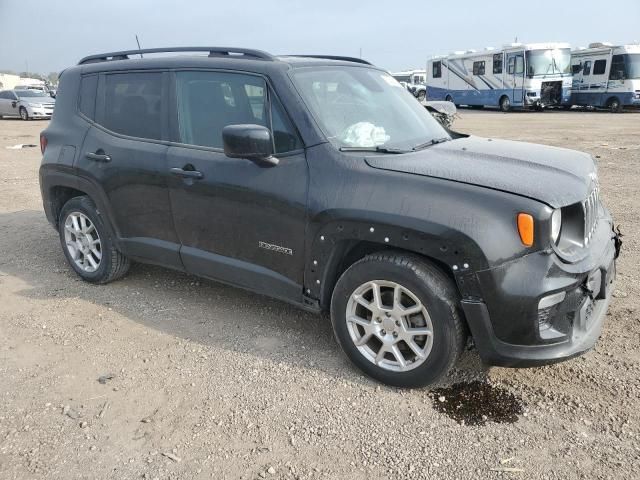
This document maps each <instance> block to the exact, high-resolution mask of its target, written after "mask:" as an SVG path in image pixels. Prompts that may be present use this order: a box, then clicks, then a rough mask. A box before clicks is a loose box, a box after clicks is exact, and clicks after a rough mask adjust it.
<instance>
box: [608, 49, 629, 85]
mask: <svg viewBox="0 0 640 480" xmlns="http://www.w3.org/2000/svg"><path fill="white" fill-rule="evenodd" d="M625 72H626V70H625V64H624V56H623V55H614V56H613V57H611V70H610V72H609V79H610V80H624V78H625Z"/></svg>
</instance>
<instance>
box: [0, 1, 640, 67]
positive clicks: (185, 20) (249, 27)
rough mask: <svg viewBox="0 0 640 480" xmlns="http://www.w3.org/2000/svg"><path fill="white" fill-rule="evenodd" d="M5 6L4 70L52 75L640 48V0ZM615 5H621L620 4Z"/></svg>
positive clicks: (0, 33) (0, 45)
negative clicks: (89, 65)
mask: <svg viewBox="0 0 640 480" xmlns="http://www.w3.org/2000/svg"><path fill="white" fill-rule="evenodd" d="M609 5H612V8H611V9H609V10H607V3H603V2H601V1H597V2H596V1H595V0H583V1H582V2H579V3H576V2H560V1H558V0H552V1H549V0H536V1H535V2H514V1H512V0H510V1H505V0H495V1H491V0H483V1H471V0H466V1H455V0H449V1H441V0H440V1H429V0H422V1H419V0H411V1H403V2H401V1H390V0H385V1H382V0H368V1H361V2H358V1H353V0H351V1H348V0H323V1H321V2H319V1H313V2H305V1H295V0H280V1H275V0H239V1H238V0H229V1H220V0H182V1H175V0H155V1H154V0H103V1H97V0H63V1H57V2H54V1H52V0H0V70H14V71H18V72H21V71H25V70H26V69H27V66H28V69H29V71H31V72H38V73H42V74H48V73H49V72H57V71H60V70H62V69H64V68H66V67H68V66H70V65H73V64H75V63H77V62H78V60H79V59H80V58H82V57H84V56H86V55H90V54H93V53H102V52H110V51H117V50H125V49H134V48H136V40H135V35H136V34H137V35H138V36H139V38H140V43H141V45H142V47H143V48H145V47H146V48H152V47H166V46H196V45H201V46H225V47H228V46H234V47H246V48H257V49H260V50H266V51H268V52H270V53H273V54H331V55H347V56H356V57H357V56H360V55H361V56H362V58H365V59H366V60H369V61H370V62H372V63H373V64H375V65H378V66H380V67H383V68H385V69H387V70H391V71H395V70H403V69H413V68H416V69H419V68H424V66H425V64H426V61H427V59H428V58H429V57H431V56H433V55H441V54H447V53H449V52H452V51H454V50H468V49H472V48H473V49H476V50H479V49H482V48H484V47H488V46H493V47H499V46H501V45H503V44H505V43H509V42H513V41H514V40H515V38H516V37H517V39H518V41H520V42H525V43H534V42H552V41H561V42H569V43H571V44H572V46H574V47H578V46H586V45H587V44H588V43H591V42H596V41H608V42H612V43H631V42H634V43H635V42H640V0H618V1H616V2H615V4H609ZM613 5H615V6H613Z"/></svg>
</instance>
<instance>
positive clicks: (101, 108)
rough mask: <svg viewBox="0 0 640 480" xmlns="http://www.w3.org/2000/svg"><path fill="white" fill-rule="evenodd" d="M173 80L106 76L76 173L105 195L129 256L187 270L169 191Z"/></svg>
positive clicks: (148, 74) (155, 75)
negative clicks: (170, 84) (170, 90)
mask: <svg viewBox="0 0 640 480" xmlns="http://www.w3.org/2000/svg"><path fill="white" fill-rule="evenodd" d="M168 76H169V74H168V73H163V72H160V71H140V72H127V73H104V74H101V75H100V77H99V80H98V87H97V90H98V91H97V100H96V102H95V122H94V123H93V124H92V126H91V128H90V129H89V131H88V133H87V135H86V137H85V141H84V144H83V146H82V150H81V152H80V155H79V156H78V160H77V161H76V167H77V168H78V173H79V175H83V176H86V177H87V178H88V179H89V180H90V181H92V182H93V183H94V184H96V185H97V186H98V187H99V189H100V190H102V191H103V192H104V194H105V196H106V201H105V203H106V204H107V205H108V207H109V209H110V212H109V217H110V219H111V221H112V223H113V226H114V228H115V229H116V232H117V235H118V236H119V237H120V241H121V244H122V247H123V249H124V250H125V253H126V254H127V255H130V256H132V257H134V258H140V259H144V260H146V261H150V262H155V263H160V264H163V265H167V266H171V267H174V268H182V265H181V263H180V257H179V242H178V239H177V236H176V232H175V228H174V226H173V218H172V215H171V207H170V203H169V191H168V187H167V177H168V173H167V158H166V153H167V145H166V140H167V138H168V113H167V105H168V100H167V91H168ZM85 78H86V81H89V78H88V77H85ZM83 81H85V79H83ZM94 83H95V82H94ZM86 90H87V89H86V88H81V91H83V92H85V91H86ZM81 103H82V102H81Z"/></svg>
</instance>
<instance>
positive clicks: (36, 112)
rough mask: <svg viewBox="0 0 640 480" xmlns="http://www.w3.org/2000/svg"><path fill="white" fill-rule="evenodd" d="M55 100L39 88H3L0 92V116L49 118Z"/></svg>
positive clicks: (27, 118)
mask: <svg viewBox="0 0 640 480" xmlns="http://www.w3.org/2000/svg"><path fill="white" fill-rule="evenodd" d="M55 104H56V100H55V99H54V98H51V96H49V95H48V94H46V93H45V92H42V91H39V90H4V91H2V92H0V117H3V116H11V117H20V118H22V119H23V120H29V119H32V118H51V115H53V108H54V106H55Z"/></svg>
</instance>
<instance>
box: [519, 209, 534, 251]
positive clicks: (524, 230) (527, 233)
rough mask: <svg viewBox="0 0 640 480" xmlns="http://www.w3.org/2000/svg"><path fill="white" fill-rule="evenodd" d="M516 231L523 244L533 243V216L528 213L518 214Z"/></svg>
mask: <svg viewBox="0 0 640 480" xmlns="http://www.w3.org/2000/svg"><path fill="white" fill-rule="evenodd" d="M518 233H519V234H520V240H521V241H522V244H523V245H525V246H527V247H530V246H532V245H533V217H532V216H531V215H529V214H528V213H519V214H518Z"/></svg>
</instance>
